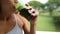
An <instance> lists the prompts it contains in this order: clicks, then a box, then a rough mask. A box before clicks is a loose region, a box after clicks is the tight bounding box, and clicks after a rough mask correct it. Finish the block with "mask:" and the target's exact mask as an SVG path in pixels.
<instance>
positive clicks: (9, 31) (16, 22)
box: [0, 0, 38, 34]
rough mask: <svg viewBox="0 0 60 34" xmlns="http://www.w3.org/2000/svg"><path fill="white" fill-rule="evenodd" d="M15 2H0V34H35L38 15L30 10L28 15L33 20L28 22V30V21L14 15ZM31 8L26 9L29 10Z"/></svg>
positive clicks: (10, 0)
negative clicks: (30, 15)
mask: <svg viewBox="0 0 60 34" xmlns="http://www.w3.org/2000/svg"><path fill="white" fill-rule="evenodd" d="M15 4H16V0H0V34H23V31H24V34H35V30H36V19H37V16H38V13H37V12H36V11H35V10H34V9H33V8H32V9H31V10H30V11H31V12H30V13H31V14H32V12H33V11H35V14H32V15H33V16H34V18H32V19H31V20H30V28H29V27H28V20H27V19H26V18H24V17H23V16H21V15H19V14H15V12H16V8H15ZM30 8H31V7H28V9H30Z"/></svg>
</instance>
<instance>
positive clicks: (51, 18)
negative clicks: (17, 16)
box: [16, 0, 60, 32]
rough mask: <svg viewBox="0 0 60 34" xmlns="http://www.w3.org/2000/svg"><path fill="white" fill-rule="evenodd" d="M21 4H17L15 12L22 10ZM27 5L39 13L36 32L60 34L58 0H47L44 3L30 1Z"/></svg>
mask: <svg viewBox="0 0 60 34" xmlns="http://www.w3.org/2000/svg"><path fill="white" fill-rule="evenodd" d="M44 1H45V0H44ZM21 3H22V2H21ZM21 3H20V2H18V3H17V5H16V8H17V10H21V9H22V8H24V6H23V5H22V4H21ZM28 3H29V4H30V5H31V6H32V7H33V8H35V9H36V10H38V12H39V17H38V20H37V26H36V30H38V31H56V32H60V0H48V1H47V2H45V3H42V2H39V1H37V0H31V1H29V2H28Z"/></svg>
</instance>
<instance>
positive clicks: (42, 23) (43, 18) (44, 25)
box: [36, 13, 55, 31]
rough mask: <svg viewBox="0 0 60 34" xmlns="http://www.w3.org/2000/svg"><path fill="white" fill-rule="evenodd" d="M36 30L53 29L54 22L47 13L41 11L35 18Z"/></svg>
mask: <svg viewBox="0 0 60 34" xmlns="http://www.w3.org/2000/svg"><path fill="white" fill-rule="evenodd" d="M36 30H38V31H55V27H54V24H53V23H52V18H51V17H50V16H49V13H41V14H40V15H39V17H38V20H37V26H36Z"/></svg>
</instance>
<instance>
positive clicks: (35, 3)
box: [29, 1, 44, 13]
mask: <svg viewBox="0 0 60 34" xmlns="http://www.w3.org/2000/svg"><path fill="white" fill-rule="evenodd" d="M29 4H30V5H31V6H32V7H33V8H35V9H37V10H38V11H39V13H40V9H41V8H43V7H44V5H43V4H42V3H40V2H39V1H30V2H29Z"/></svg>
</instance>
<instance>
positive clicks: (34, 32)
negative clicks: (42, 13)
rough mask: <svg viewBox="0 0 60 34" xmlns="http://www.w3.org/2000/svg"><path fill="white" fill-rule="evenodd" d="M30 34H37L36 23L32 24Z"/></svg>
mask: <svg viewBox="0 0 60 34" xmlns="http://www.w3.org/2000/svg"><path fill="white" fill-rule="evenodd" d="M30 34H36V24H31V25H30Z"/></svg>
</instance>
